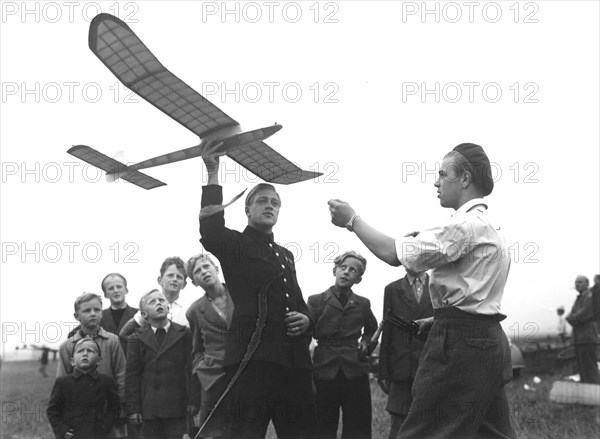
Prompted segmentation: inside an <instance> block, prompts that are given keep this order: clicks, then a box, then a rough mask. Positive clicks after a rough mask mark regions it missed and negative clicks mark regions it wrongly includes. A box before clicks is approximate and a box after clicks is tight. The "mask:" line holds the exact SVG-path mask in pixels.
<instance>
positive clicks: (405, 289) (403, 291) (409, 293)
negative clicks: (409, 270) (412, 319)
mask: <svg viewBox="0 0 600 439" xmlns="http://www.w3.org/2000/svg"><path fill="white" fill-rule="evenodd" d="M423 295H425V294H423ZM398 298H399V299H400V300H401V301H403V302H404V303H405V304H406V306H408V307H409V308H410V310H411V311H412V312H413V313H416V312H417V311H418V310H419V304H418V303H417V298H416V297H415V293H414V292H413V289H412V285H411V284H410V282H409V281H408V279H406V278H403V279H402V282H401V283H400V285H399V288H398Z"/></svg>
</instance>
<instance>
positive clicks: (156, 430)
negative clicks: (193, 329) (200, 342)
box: [125, 289, 199, 439]
mask: <svg viewBox="0 0 600 439" xmlns="http://www.w3.org/2000/svg"><path fill="white" fill-rule="evenodd" d="M140 311H141V312H142V315H143V316H144V318H145V319H146V320H147V321H148V323H149V324H148V325H146V326H145V327H144V328H140V329H139V330H137V331H136V332H135V333H134V334H133V335H131V336H130V337H129V339H128V342H127V374H126V380H125V400H126V403H127V413H128V420H129V422H130V423H134V424H135V423H138V424H139V423H143V433H144V437H145V438H146V439H170V438H172V439H181V438H182V437H183V435H184V434H186V433H188V432H187V431H186V414H187V413H194V412H195V411H196V408H195V407H194V406H195V405H198V403H199V401H197V400H196V399H197V395H198V389H197V385H196V384H195V383H196V382H197V381H196V380H192V379H191V369H192V358H191V353H192V336H191V334H190V331H189V329H187V328H186V327H184V326H182V325H179V324H177V323H175V322H172V321H170V320H169V319H168V317H167V316H168V313H169V303H168V301H167V299H166V297H165V296H164V294H163V293H161V292H160V291H158V290H156V289H155V290H152V291H150V292H148V293H146V294H144V296H142V298H141V300H140Z"/></svg>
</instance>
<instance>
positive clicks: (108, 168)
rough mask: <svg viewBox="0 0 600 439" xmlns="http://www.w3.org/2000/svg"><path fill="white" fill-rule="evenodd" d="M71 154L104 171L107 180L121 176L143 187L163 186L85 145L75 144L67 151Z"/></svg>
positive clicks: (155, 180)
mask: <svg viewBox="0 0 600 439" xmlns="http://www.w3.org/2000/svg"><path fill="white" fill-rule="evenodd" d="M67 152H68V153H69V154H71V155H72V156H75V157H77V158H78V159H80V160H83V161H84V162H86V163H89V164H90V165H92V166H95V167H96V168H99V169H102V170H103V171H104V172H106V180H107V181H109V182H114V181H117V180H118V179H119V178H122V179H123V180H125V181H128V182H129V183H133V184H135V185H136V186H139V187H141V188H144V189H154V188H155V187H159V186H164V185H165V183H163V182H162V181H159V180H157V179H155V178H152V177H150V176H149V175H146V174H143V173H141V172H139V171H137V170H134V169H131V168H129V167H128V166H127V165H126V164H124V163H121V162H119V161H117V160H115V159H113V158H110V157H109V156H107V155H105V154H102V153H101V152H99V151H96V150H95V149H94V148H90V147H89V146H86V145H76V146H73V147H72V148H70V149H69V150H68V151H67Z"/></svg>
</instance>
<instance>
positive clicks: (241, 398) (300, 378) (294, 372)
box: [221, 361, 319, 439]
mask: <svg viewBox="0 0 600 439" xmlns="http://www.w3.org/2000/svg"><path fill="white" fill-rule="evenodd" d="M235 370H237V365H236V366H234V367H227V368H226V372H227V380H230V379H231V376H232V375H233V373H235ZM226 399H227V401H226V406H225V409H224V410H223V411H222V412H221V414H222V415H223V416H226V418H227V419H226V422H227V425H229V427H230V432H229V437H230V438H231V439H237V438H244V439H263V438H264V437H265V435H266V433H267V428H268V426H269V421H273V425H274V427H275V432H276V433H277V438H278V439H296V438H297V439H313V438H318V437H319V432H318V429H317V428H316V426H315V423H314V399H313V390H312V374H311V370H310V369H290V368H287V367H283V366H280V365H278V364H276V363H271V362H266V361H250V362H249V363H248V365H247V366H246V368H245V369H244V371H243V372H242V374H241V375H240V376H239V378H238V379H237V381H236V382H235V384H234V386H233V387H232V388H231V391H230V394H229V398H226Z"/></svg>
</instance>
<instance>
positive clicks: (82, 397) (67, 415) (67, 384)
mask: <svg viewBox="0 0 600 439" xmlns="http://www.w3.org/2000/svg"><path fill="white" fill-rule="evenodd" d="M101 358H102V351H101V349H100V346H99V345H98V343H96V341H95V340H94V339H92V338H91V337H88V336H85V337H83V338H81V339H79V340H78V341H77V342H76V343H75V346H74V347H73V357H72V358H71V365H72V366H73V371H72V372H71V373H70V374H69V375H63V376H59V377H58V378H56V381H55V383H54V387H53V388H52V393H51V395H50V401H49V403H48V408H47V410H46V413H47V415H48V420H49V421H50V424H51V425H52V430H53V431H54V436H55V437H56V439H101V438H107V437H109V432H110V431H111V429H112V428H113V425H114V424H115V421H116V420H117V419H119V396H118V395H117V389H116V386H115V382H114V380H113V379H112V378H111V377H109V376H108V375H104V374H101V373H99V372H98V369H97V366H98V362H99V361H100V360H101Z"/></svg>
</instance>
